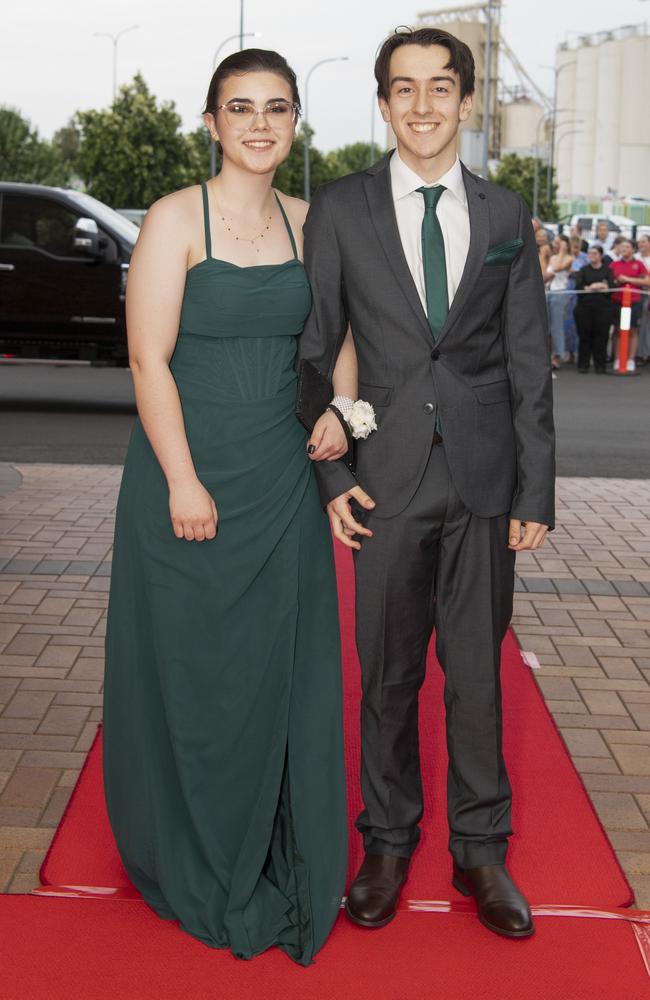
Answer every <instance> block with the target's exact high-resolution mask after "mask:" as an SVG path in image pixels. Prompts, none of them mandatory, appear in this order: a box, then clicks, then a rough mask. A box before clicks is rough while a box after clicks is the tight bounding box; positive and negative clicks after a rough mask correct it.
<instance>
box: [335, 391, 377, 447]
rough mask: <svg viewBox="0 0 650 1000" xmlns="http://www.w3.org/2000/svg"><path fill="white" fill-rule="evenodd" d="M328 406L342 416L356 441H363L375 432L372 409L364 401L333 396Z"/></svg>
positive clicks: (375, 426)
mask: <svg viewBox="0 0 650 1000" xmlns="http://www.w3.org/2000/svg"><path fill="white" fill-rule="evenodd" d="M330 405H332V406H334V407H335V408H336V409H337V410H338V411H339V413H341V414H342V416H343V419H344V420H345V422H346V424H347V425H348V427H349V428H350V434H351V435H352V437H353V438H355V439H356V440H359V439H361V440H363V441H365V439H366V438H367V437H368V435H369V434H371V433H372V432H373V431H376V430H377V421H376V419H375V411H374V408H373V406H372V404H371V403H367V402H366V401H365V399H357V400H356V401H355V400H353V399H350V398H349V397H348V396H335V397H334V399H333V400H332V402H331V404H330Z"/></svg>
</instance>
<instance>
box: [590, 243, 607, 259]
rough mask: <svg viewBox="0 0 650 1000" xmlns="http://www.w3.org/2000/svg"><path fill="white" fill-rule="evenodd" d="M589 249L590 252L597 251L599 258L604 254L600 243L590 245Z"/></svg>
mask: <svg viewBox="0 0 650 1000" xmlns="http://www.w3.org/2000/svg"><path fill="white" fill-rule="evenodd" d="M589 249H590V250H597V251H598V253H599V254H600V256H601V257H602V256H603V254H604V253H605V251H604V250H603V248H602V247H601V245H600V243H592V244H591V246H590V247H589Z"/></svg>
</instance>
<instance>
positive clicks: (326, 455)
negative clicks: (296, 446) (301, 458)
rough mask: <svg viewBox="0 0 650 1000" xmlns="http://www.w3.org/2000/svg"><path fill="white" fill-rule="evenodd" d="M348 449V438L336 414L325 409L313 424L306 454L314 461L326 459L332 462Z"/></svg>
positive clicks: (341, 456)
mask: <svg viewBox="0 0 650 1000" xmlns="http://www.w3.org/2000/svg"><path fill="white" fill-rule="evenodd" d="M347 450H348V440H347V438H346V436H345V431H344V430H343V428H342V427H341V421H340V420H339V418H338V417H337V416H336V414H334V413H331V412H329V411H327V410H326V411H325V413H323V415H322V416H320V417H319V418H318V420H317V421H316V423H315V424H314V429H313V431H312V432H311V437H310V438H309V441H308V443H307V454H308V455H309V457H310V458H311V459H312V461H314V462H322V461H323V459H326V460H327V461H328V462H333V461H334V460H335V459H337V458H343V456H344V455H345V454H346V452H347Z"/></svg>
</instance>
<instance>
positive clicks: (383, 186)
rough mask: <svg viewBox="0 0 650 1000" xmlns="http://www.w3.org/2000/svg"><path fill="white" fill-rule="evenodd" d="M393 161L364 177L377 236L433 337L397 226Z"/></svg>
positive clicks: (382, 162) (422, 324)
mask: <svg viewBox="0 0 650 1000" xmlns="http://www.w3.org/2000/svg"><path fill="white" fill-rule="evenodd" d="M389 163H390V157H389V156H387V157H384V159H382V160H380V161H379V163H377V164H375V166H374V167H372V168H371V169H370V171H368V173H367V174H366V176H365V177H364V182H365V189H366V198H367V200H368V208H369V209H370V217H371V219H372V223H373V225H374V227H375V231H376V233H377V238H378V239H379V242H380V244H381V246H382V248H383V251H384V253H385V254H386V258H387V260H388V263H389V264H390V266H391V268H392V270H393V273H394V275H395V278H396V279H397V283H398V285H399V286H400V288H401V290H402V292H403V294H404V297H405V298H406V300H407V302H408V304H409V306H410V307H411V309H412V310H413V313H414V315H415V318H416V319H417V321H418V325H419V326H420V328H421V330H422V332H423V333H424V335H425V336H426V337H427V340H429V341H430V340H431V329H430V327H429V321H428V319H427V314H426V312H425V311H424V309H423V307H422V302H421V300H420V296H419V295H418V290H417V288H416V286H415V282H414V281H413V276H412V274H411V271H410V269H409V266H408V263H407V261H406V257H405V255H404V248H403V247H402V240H401V239H400V235H399V229H398V228H397V219H396V217H395V207H394V203H393V192H392V190H391V186H390V170H389V169H388V164H389Z"/></svg>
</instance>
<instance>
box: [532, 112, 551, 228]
mask: <svg viewBox="0 0 650 1000" xmlns="http://www.w3.org/2000/svg"><path fill="white" fill-rule="evenodd" d="M548 119H549V112H548V111H545V112H544V114H543V115H542V117H541V118H540V119H539V121H538V122H537V125H536V127H535V167H534V171H533V218H534V219H536V218H537V216H538V215H539V127H540V125H541V124H542V122H545V121H548Z"/></svg>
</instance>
